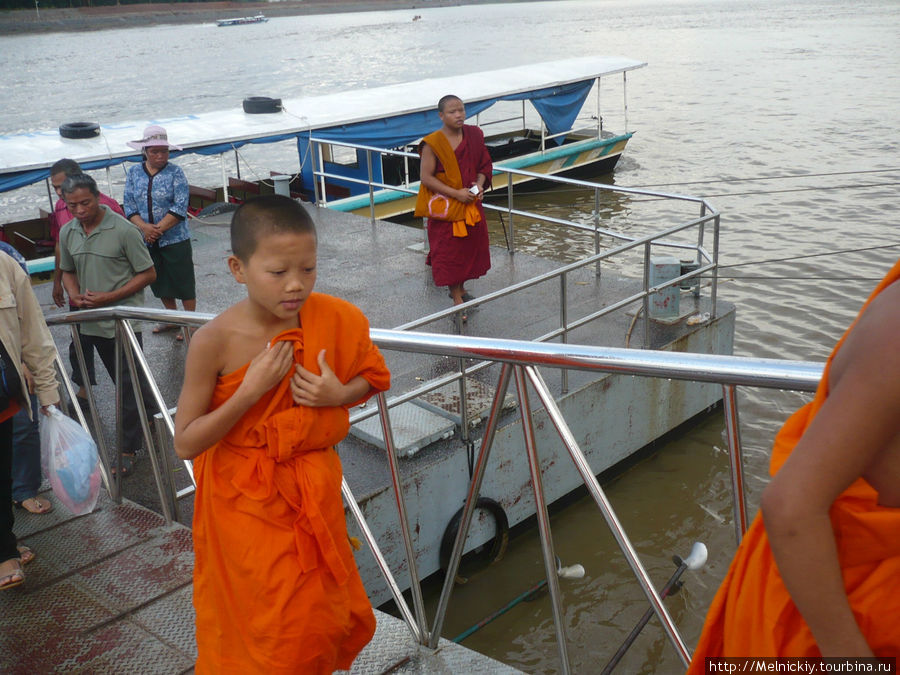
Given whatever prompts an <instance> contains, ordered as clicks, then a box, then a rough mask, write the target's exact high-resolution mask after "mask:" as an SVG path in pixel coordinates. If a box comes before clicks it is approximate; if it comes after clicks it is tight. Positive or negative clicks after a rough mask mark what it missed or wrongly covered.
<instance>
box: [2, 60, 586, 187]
mask: <svg viewBox="0 0 900 675" xmlns="http://www.w3.org/2000/svg"><path fill="white" fill-rule="evenodd" d="M594 80H595V78H594V77H591V78H590V79H587V80H584V81H581V82H574V83H570V84H565V85H560V86H556V87H548V88H546V89H537V90H532V91H528V92H522V93H516V94H510V95H507V96H502V97H497V98H491V99H484V100H480V101H470V102H467V103H466V113H467V114H468V115H470V116H471V115H476V114H478V113H480V112H482V111H483V110H485V109H487V108H489V107H490V106H492V105H493V104H494V103H496V102H497V101H520V100H528V101H531V102H532V104H533V105H534V107H535V109H536V110H537V111H538V113H539V114H540V115H541V117H542V118H543V120H544V123H545V124H546V125H547V129H548V130H549V132H550V133H551V134H555V133H559V132H562V131H566V130H567V129H570V128H571V127H572V124H573V123H574V121H575V118H576V117H577V116H578V113H579V111H580V110H581V106H582V104H583V103H584V100H585V98H586V97H587V95H588V93H589V92H590V89H591V87H592V86H593V84H594ZM440 126H441V121H440V118H439V117H438V114H437V110H434V109H432V110H428V111H424V112H417V113H409V114H406V115H400V116H397V117H391V118H387V119H378V120H370V121H367V122H360V123H358V124H349V125H341V126H336V127H328V128H324V129H323V128H318V129H314V130H313V131H312V133H313V135H314V136H315V137H317V138H321V139H324V140H334V141H344V142H347V143H355V144H359V145H371V146H374V147H379V148H386V149H389V148H397V147H401V146H403V145H406V144H408V143H411V142H413V141H415V140H417V139H419V138H421V137H422V136H425V135H426V134H428V133H430V132H432V131H434V130H435V129H438V128H439V127H440ZM295 137H296V138H297V139H298V140H297V143H298V149H299V155H300V157H301V159H307V162H308V161H309V160H308V152H307V145H308V143H309V141H308V138H309V132H308V131H297V132H293V131H292V132H288V133H279V134H273V135H269V136H261V137H257V138H250V139H243V140H240V141H233V142H231V141H230V142H226V143H216V144H211V145H198V146H196V147H189V148H185V150H184V151H182V152H173V153H172V157H173V158H177V157H178V156H179V155H182V154H191V153H194V154H200V155H218V154H222V153H224V152H227V151H229V150H232V149H234V148H239V147H242V146H244V145H247V144H250V143H276V142H278V141H284V140H289V139H291V138H295ZM139 161H140V156H139V155H137V154H135V155H128V156H116V157H106V158H104V159H98V160H92V161H81V162H80V164H81V166H82V168H84V169H102V168H104V167H108V166H117V165H119V164H122V163H124V162H139ZM303 168H304V169H306V168H308V167H303ZM45 178H47V170H46V168H40V169H28V170H25V171H17V172H14V173H5V174H0V192H7V191H9V190H15V189H17V188H20V187H24V186H26V185H31V184H32V183H37V182H39V181H41V180H43V179H45Z"/></svg>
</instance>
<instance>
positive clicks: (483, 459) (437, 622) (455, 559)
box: [428, 363, 512, 649]
mask: <svg viewBox="0 0 900 675" xmlns="http://www.w3.org/2000/svg"><path fill="white" fill-rule="evenodd" d="M511 372H512V366H510V365H509V364H508V363H504V364H503V366H502V367H501V370H500V377H499V379H498V381H497V390H496V392H495V393H494V401H493V403H492V404H491V412H490V414H489V415H488V421H487V424H486V425H485V428H484V436H483V437H482V440H481V452H479V453H478V460H477V461H476V462H475V467H474V469H473V471H472V479H471V480H470V481H469V492H468V494H467V495H466V502H465V504H464V505H463V512H462V516H461V517H460V521H459V531H458V532H457V533H456V541H454V542H453V550H452V551H451V553H450V560H449V562H448V563H447V570H446V575H445V576H444V585H443V587H442V588H441V596H440V598H439V600H438V606H437V609H436V610H435V615H434V625H433V627H432V629H431V635H430V636H429V640H428V646H429V647H430V648H431V649H436V648H437V645H438V640H439V639H440V637H441V629H442V628H443V626H444V618H445V617H446V615H447V607H448V606H449V604H450V594H451V593H452V592H453V584H454V583H455V582H456V573H457V571H458V570H459V561H460V560H461V559H462V554H463V548H464V547H465V544H466V537H467V536H468V534H469V527H470V526H471V524H472V514H473V513H475V503H476V502H477V501H478V497H479V496H480V495H481V483H482V482H483V480H484V474H485V468H486V467H487V461H488V457H490V453H491V446H492V445H493V443H494V436H495V435H496V433H497V426H498V424H499V420H500V411H501V410H502V409H503V399H504V397H505V396H506V390H507V388H508V387H509V377H510V373H511Z"/></svg>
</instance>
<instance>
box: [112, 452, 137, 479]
mask: <svg viewBox="0 0 900 675" xmlns="http://www.w3.org/2000/svg"><path fill="white" fill-rule="evenodd" d="M134 457H135V455H134V453H131V454H128V453H125V452H123V453H122V478H127V477H128V476H130V475H131V473H132V472H133V471H134ZM117 469H118V467H117V466H116V465H115V464H113V465H112V467H110V473H112V475H113V476H115V475H116V473H117Z"/></svg>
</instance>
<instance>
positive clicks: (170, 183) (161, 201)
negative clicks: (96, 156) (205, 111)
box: [124, 125, 197, 340]
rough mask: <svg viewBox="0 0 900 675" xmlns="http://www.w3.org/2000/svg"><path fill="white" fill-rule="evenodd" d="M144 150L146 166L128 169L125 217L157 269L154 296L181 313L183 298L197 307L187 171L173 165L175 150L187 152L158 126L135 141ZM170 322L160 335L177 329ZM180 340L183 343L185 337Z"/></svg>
mask: <svg viewBox="0 0 900 675" xmlns="http://www.w3.org/2000/svg"><path fill="white" fill-rule="evenodd" d="M128 145H129V146H130V147H132V148H134V149H135V150H140V151H141V155H142V157H143V162H141V163H140V164H138V165H135V166H133V167H131V168H130V169H128V175H127V178H126V180H125V198H124V202H125V215H126V217H127V218H128V220H130V221H131V222H132V223H134V224H135V225H137V226H138V228H140V230H141V232H142V233H143V235H144V240H145V241H146V242H147V246H149V247H150V257H151V258H153V264H154V266H155V267H156V281H155V282H154V283H152V284H150V289H151V290H152V291H153V295H155V296H156V297H157V298H159V299H160V300H161V301H162V303H163V306H164V307H165V308H166V309H177V303H176V301H177V300H181V304H182V306H183V307H184V309H185V310H186V311H189V312H193V311H195V310H196V309H197V299H196V286H195V282H194V258H193V251H192V250H191V232H190V230H189V229H188V224H187V208H188V198H189V188H188V182H187V178H186V177H185V175H184V171H182V170H181V168H180V167H178V166H176V165H174V164H171V163H170V162H169V150H181V148H180V147H179V146H177V145H173V144H171V143H169V137H168V134H167V133H166V130H165V129H163V128H162V127H160V126H157V125H151V126H149V127H147V128H146V129H144V136H143V138H141V139H139V140H136V141H129V142H128ZM177 329H178V326H177V325H175V324H170V323H163V324H159V325H158V326H157V327H156V328H154V329H153V332H154V333H162V332H164V331H169V330H177ZM175 339H176V340H181V339H182V335H181V333H179V334H178V335H177V336H176V338H175Z"/></svg>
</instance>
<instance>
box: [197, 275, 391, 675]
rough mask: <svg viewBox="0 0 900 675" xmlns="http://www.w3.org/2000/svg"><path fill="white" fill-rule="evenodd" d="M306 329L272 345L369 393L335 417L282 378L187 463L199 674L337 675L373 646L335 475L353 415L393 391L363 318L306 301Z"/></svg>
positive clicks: (327, 303)
mask: <svg viewBox="0 0 900 675" xmlns="http://www.w3.org/2000/svg"><path fill="white" fill-rule="evenodd" d="M300 322H301V326H302V328H299V329H294V330H289V331H285V332H283V333H281V334H279V335H278V336H277V337H275V338H274V340H273V342H278V341H287V342H292V343H293V346H294V361H295V363H300V364H302V365H303V366H304V367H305V368H307V369H308V370H310V371H312V372H316V373H318V372H319V367H318V363H317V357H318V354H319V352H320V351H321V350H322V349H325V350H326V360H327V361H328V364H329V366H330V367H331V368H332V370H334V372H335V374H336V375H337V377H338V378H339V379H340V380H341V381H342V382H347V381H349V380H350V379H352V378H353V377H354V376H356V375H361V376H362V377H363V378H365V379H366V380H367V381H368V382H369V384H370V385H372V388H371V389H370V391H369V393H368V394H367V395H366V396H365V397H364V398H363V399H361V400H360V401H355V402H353V403H352V404H350V405H348V406H345V407H337V408H308V407H304V406H297V405H294V403H293V399H292V398H291V392H290V373H289V374H288V375H287V376H286V377H285V379H284V380H283V381H282V382H281V383H280V384H279V385H278V386H276V387H274V388H273V389H272V390H270V391H269V392H267V393H266V394H265V395H264V396H263V397H262V398H261V399H260V400H259V401H258V402H257V403H256V404H255V405H254V406H253V407H252V408H251V409H250V410H249V411H247V413H246V414H245V415H244V416H243V417H241V419H239V420H238V421H237V422H236V423H235V425H234V426H233V427H232V428H231V429H230V430H229V432H228V433H227V434H226V436H225V437H224V438H223V439H222V440H221V441H219V443H217V444H216V445H214V446H213V447H212V448H210V449H208V450H207V451H206V452H204V453H203V454H201V455H200V456H199V457H197V458H196V459H195V460H194V472H195V476H196V478H197V493H196V497H195V505H194V531H193V533H194V541H195V568H194V607H195V609H196V613H197V649H198V658H197V663H196V667H195V671H196V672H197V673H198V674H203V673H242V674H243V673H284V674H287V673H331V672H332V671H334V670H336V669H347V668H349V667H350V665H351V663H352V662H353V659H354V658H355V657H356V655H357V654H358V653H359V651H360V650H361V649H362V648H363V647H364V646H365V645H366V643H368V641H369V640H370V639H371V637H372V635H373V633H374V629H375V618H374V615H373V613H372V608H371V605H370V603H369V601H368V598H367V597H366V592H365V589H364V588H363V586H362V582H361V580H360V578H359V573H358V571H357V569H356V563H355V560H354V559H353V553H352V550H351V548H350V543H349V540H348V537H347V529H346V521H345V516H344V508H343V503H342V500H341V478H342V470H341V463H340V459H339V458H338V455H337V453H336V452H335V450H334V445H335V444H336V443H338V442H339V441H340V440H342V439H343V438H344V437H345V436H346V434H347V431H348V429H349V408H350V407H352V406H353V405H357V404H358V403H361V402H362V401H363V400H365V399H366V398H368V396H371V395H372V394H373V393H374V392H375V391H384V390H386V389H387V388H388V387H389V386H390V374H389V372H388V370H387V368H386V366H385V363H384V359H383V358H382V356H381V353H380V352H379V351H378V349H377V348H376V347H375V346H374V345H373V344H372V343H371V341H370V339H369V326H368V322H367V320H366V318H365V317H364V316H363V314H362V313H361V312H360V311H359V310H358V309H357V308H356V307H354V306H353V305H351V304H350V303H347V302H344V301H343V300H339V299H338V298H332V297H330V296H327V295H322V294H318V293H314V294H312V295H310V296H309V298H308V299H307V300H306V302H305V303H304V305H303V307H302V308H301V310H300ZM248 366H249V364H247V365H245V366H243V367H242V368H240V369H238V370H237V371H235V372H233V373H228V374H226V375H223V376H221V377H220V378H219V379H218V381H217V383H216V387H215V390H214V392H213V398H212V402H211V404H210V409H215V408H216V407H218V406H220V405H222V403H224V402H225V401H226V400H227V399H228V398H229V397H230V396H232V395H233V394H234V392H235V391H236V390H237V388H238V386H239V385H240V383H241V382H242V380H243V378H244V375H245V374H246V371H247V367H248Z"/></svg>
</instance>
